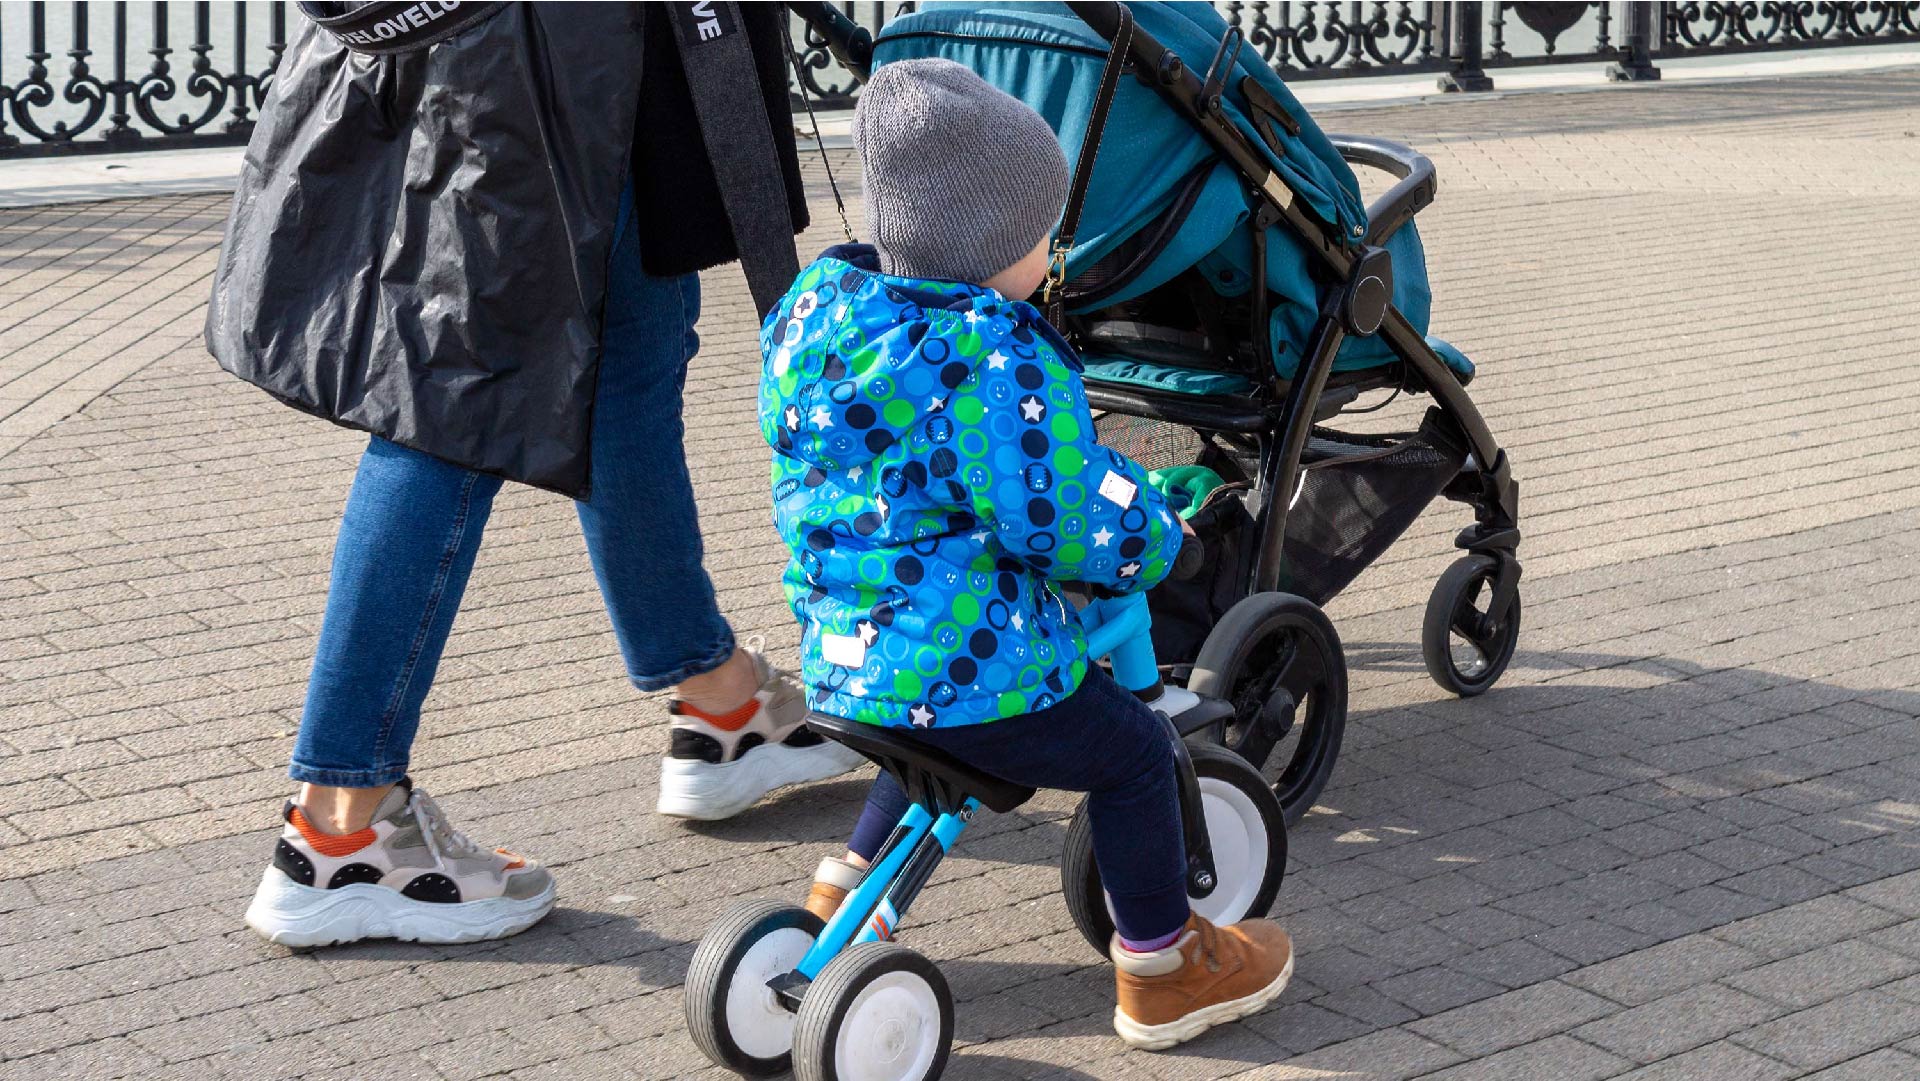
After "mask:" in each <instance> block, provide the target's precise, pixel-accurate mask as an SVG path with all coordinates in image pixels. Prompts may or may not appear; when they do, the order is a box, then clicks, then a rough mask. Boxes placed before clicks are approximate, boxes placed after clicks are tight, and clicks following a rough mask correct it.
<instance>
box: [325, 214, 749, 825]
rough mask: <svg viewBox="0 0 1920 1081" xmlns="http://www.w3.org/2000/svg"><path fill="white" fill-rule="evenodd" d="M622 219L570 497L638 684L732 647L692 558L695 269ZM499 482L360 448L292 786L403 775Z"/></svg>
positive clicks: (353, 783) (701, 663)
mask: <svg viewBox="0 0 1920 1081" xmlns="http://www.w3.org/2000/svg"><path fill="white" fill-rule="evenodd" d="M620 220H621V229H620V232H619V239H618V240H617V241H616V243H615V245H614V250H613V256H612V262H611V266H610V267H609V271H610V274H609V278H608V283H607V310H606V321H605V329H604V332H603V335H602V353H601V359H600V373H599V384H598V392H597V394H596V395H595V398H594V417H593V446H592V474H591V483H592V491H591V497H590V498H589V499H588V500H586V501H585V502H582V503H579V504H578V508H579V512H580V529H581V532H582V533H584V534H585V535H586V542H587V553H588V555H589V556H590V557H591V559H592V561H593V571H594V576H595V578H596V579H598V581H599V583H600V595H601V598H602V599H603V600H604V601H605V603H606V606H607V614H608V615H609V616H611V617H612V619H613V629H614V635H615V637H616V638H618V640H619V643H620V652H621V654H622V655H623V656H624V657H625V659H626V666H627V675H628V677H629V678H630V679H632V681H633V684H634V686H636V687H638V688H640V689H641V690H643V691H652V690H658V689H661V688H664V687H670V686H673V685H674V684H677V683H679V682H681V681H682V680H685V679H687V678H688V677H690V676H694V675H698V674H700V673H702V672H708V671H711V670H713V669H715V668H717V667H719V666H720V665H721V664H722V663H723V662H725V661H726V659H727V658H728V657H729V656H731V655H732V653H733V649H734V640H733V631H732V630H731V629H730V628H729V627H728V626H727V622H726V620H725V619H724V618H722V617H721V615H720V609H719V607H718V605H717V604H716V603H715V601H714V595H713V585H712V583H711V582H710V581H709V580H708V578H707V574H706V571H705V569H704V568H703V567H702V566H701V562H700V560H701V544H700V525H699V520H698V518H697V516H696V513H695V510H694V502H693V484H692V481H691V479H690V478H689V477H688V474H687V463H686V455H685V450H684V448H683V446H682V435H683V433H684V429H683V427H682V424H681V420H680V408H681V391H682V388H683V386H684V385H685V382H686V375H687V363H688V361H689V360H691V359H692V357H693V354H694V351H695V350H696V349H697V348H698V345H699V339H698V338H697V337H696V336H695V334H694V330H693V324H694V320H695V319H697V318H698V317H699V314H700V280H699V277H698V276H697V275H694V274H687V275H684V276H681V277H677V278H653V277H649V276H647V275H646V274H645V273H644V272H643V271H642V270H641V268H640V252H639V249H638V238H637V236H636V233H635V230H634V225H633V221H632V215H631V213H630V212H629V208H628V206H627V201H626V200H625V199H624V198H623V199H622V206H621V215H620ZM500 485H501V481H500V480H499V478H497V477H490V476H485V475H482V474H479V473H475V472H472V471H470V470H466V469H462V468H460V467H458V466H454V465H449V464H447V463H445V462H442V461H440V460H439V459H436V458H431V457H428V456H427V455H425V454H421V453H420V452H418V451H413V450H408V449H407V448H405V447H402V446H399V445H397V444H395V443H391V442H388V441H387V440H384V439H380V438H378V437H376V438H375V439H374V440H373V441H372V442H371V443H370V444H369V445H368V447H367V450H366V453H365V454H364V455H362V456H361V459H360V470H359V472H358V473H357V474H356V475H355V476H354V480H353V490H352V493H351V494H350V495H348V497H347V509H346V514H345V516H344V517H343V518H342V520H341V523H340V538H339V541H338V543H337V544H336V545H335V547H334V553H333V576H332V580H331V583H330V585H329V587H328V592H327V612H326V617H325V619H324V621H323V622H322V624H321V629H320V644H319V647H318V649H317V651H316V653H315V656H314V662H313V675H312V678H311V679H310V680H309V682H308V684H307V702H306V709H305V712H304V713H303V714H302V716H301V720H300V737H299V740H298V741H297V742H296V743H295V745H294V750H293V761H292V764H291V766H290V767H289V769H288V773H289V774H290V775H291V776H292V777H293V779H294V780H296V781H305V782H310V783H313V784H324V785H340V786H345V787H356V788H361V787H374V786H378V785H384V784H391V783H392V782H394V781H397V780H399V779H400V778H401V777H402V776H404V775H405V774H406V772H407V762H408V758H409V756H410V753H411V750H412V747H413V737H414V732H415V730H416V729H417V728H418V727H419V723H420V705H421V703H422V702H423V701H424V700H425V699H426V697H427V690H428V688H429V687H431V686H432V684H433V674H434V669H435V668H436V667H437V666H438V665H439V663H440V652H441V650H442V648H443V647H444V646H445V645H446V642H447V635H448V633H449V632H450V631H451V630H452V629H453V617H454V613H455V612H456V611H458V610H459V608H460V597H461V594H462V593H463V592H464V591H465V589H466V585H467V578H468V576H469V575H470V574H471V573H472V571H473V562H474V556H475V555H476V553H478V551H479V549H480V534H481V531H482V529H484V528H485V526H486V523H487V513H488V511H489V510H491V509H492V506H493V497H494V493H496V492H498V491H499V490H500Z"/></svg>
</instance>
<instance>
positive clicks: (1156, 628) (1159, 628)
mask: <svg viewBox="0 0 1920 1081" xmlns="http://www.w3.org/2000/svg"><path fill="white" fill-rule="evenodd" d="M1437 417H1438V414H1436V413H1434V412H1431V411H1430V412H1429V413H1428V414H1427V418H1426V420H1425V421H1424V422H1423V423H1422V424H1421V426H1420V429H1419V430H1418V431H1416V432H1408V433H1401V434H1397V435H1379V436H1368V435H1352V434H1348V433H1343V432H1334V431H1329V430H1326V429H1319V428H1316V429H1314V432H1313V438H1312V439H1311V440H1310V441H1309V445H1308V446H1307V449H1306V451H1305V452H1304V453H1303V454H1302V455H1301V470H1300V480H1299V486H1298V488H1297V489H1296V492H1295V495H1294V499H1293V502H1292V504H1291V507H1290V509H1289V510H1288V512H1287V537H1286V541H1285V544H1284V547H1283V548H1282V551H1281V560H1282V566H1281V586H1280V588H1281V589H1283V590H1285V591H1287V592H1289V593H1297V594H1299V595H1300V596H1303V597H1306V598H1307V599H1308V600H1311V601H1313V602H1314V603H1315V604H1325V603H1326V602H1327V601H1330V600H1332V599H1333V597H1334V595H1335V594H1337V593H1339V592H1340V591H1341V590H1342V589H1344V588H1346V586H1347V584H1348V583H1350V582H1352V581H1353V579H1354V578H1355V576H1357V575H1358V574H1359V573H1360V572H1361V571H1363V570H1365V569H1366V567H1367V565H1368V564H1370V563H1372V562H1373V561H1374V560H1375V559H1378V558H1379V557H1380V554H1381V553H1382V552H1385V551H1386V550H1387V548H1388V547H1390V546H1391V545H1392V544H1393V542H1394V541H1395V540H1397V539H1399V537H1400V534H1402V533H1404V532H1406V529H1407V527H1408V526H1409V525H1412V524H1413V521H1414V519H1415V518H1418V517H1419V516H1420V512H1421V511H1422V510H1425V509H1426V506H1427V504H1428V503H1431V502H1432V501H1433V498H1434V497H1435V496H1437V495H1439V494H1440V492H1441V490H1442V489H1444V488H1445V487H1446V486H1447V483H1448V482H1449V481H1450V480H1452V479H1453V478H1454V476H1455V475H1457V474H1458V473H1459V471H1460V465H1461V463H1462V462H1464V461H1465V460H1466V451H1465V450H1464V449H1463V448H1461V447H1460V446H1459V445H1458V444H1457V443H1456V442H1455V441H1454V440H1453V439H1451V438H1449V437H1448V436H1447V434H1446V431H1447V428H1446V425H1445V424H1444V422H1443V421H1440V420H1438V419H1436V418H1437ZM1094 431H1095V433H1096V434H1097V435H1098V437H1099V440H1100V443H1101V445H1102V446H1106V447H1111V448H1113V449H1114V450H1117V451H1119V452H1120V453H1122V454H1124V455H1126V456H1127V457H1129V458H1132V459H1133V460H1134V461H1136V462H1139V463H1140V464H1141V465H1143V466H1145V467H1146V468H1148V469H1162V468H1165V467H1167V466H1175V465H1192V464H1195V463H1200V464H1204V465H1208V466H1211V467H1212V468H1213V469H1215V470H1217V471H1218V472H1219V473H1220V475H1221V476H1222V477H1223V478H1224V479H1225V480H1226V481H1227V482H1228V483H1227V484H1226V485H1225V486H1223V487H1221V488H1218V489H1216V490H1215V491H1214V492H1213V493H1212V494H1210V495H1209V496H1208V497H1207V500H1206V502H1205V503H1204V504H1203V505H1202V507H1201V510H1200V512H1199V513H1197V514H1195V515H1194V516H1193V518H1192V519H1190V520H1189V523H1188V524H1189V525H1191V526H1192V527H1193V530H1194V532H1195V533H1196V534H1197V535H1198V536H1199V537H1200V539H1201V541H1203V542H1204V543H1205V544H1206V551H1207V559H1206V563H1205V565H1204V566H1203V567H1202V568H1201V570H1200V572H1199V573H1198V574H1197V575H1195V576H1194V577H1193V578H1192V579H1188V580H1184V581H1180V580H1173V579H1169V580H1167V581H1165V582H1162V583H1161V584H1160V585H1158V586H1155V587H1154V589H1153V591H1152V592H1151V593H1150V594H1148V604H1149V605H1150V606H1151V608H1152V610H1153V645H1154V651H1155V653H1157V654H1158V656H1159V659H1160V662H1161V663H1162V664H1168V665H1175V666H1179V665H1186V664H1191V663H1192V662H1193V660H1194V658H1195V657H1197V656H1198V655H1199V652H1200V646H1201V643H1203V642H1204V641H1205V640H1206V636H1207V632H1208V631H1210V630H1212V629H1213V625H1214V623H1215V622H1217V621H1218V620H1219V619H1220V617H1221V616H1222V615H1224V614H1225V613H1226V611H1227V609H1228V608H1231V607H1233V605H1234V604H1235V603H1236V602H1238V601H1239V600H1240V599H1241V598H1242V597H1244V596H1246V593H1247V589H1248V586H1249V582H1250V580H1251V577H1252V574H1253V564H1254V561H1255V559H1256V558H1257V554H1258V547H1259V530H1258V529H1256V528H1255V526H1254V522H1253V516H1252V514H1251V513H1250V511H1249V509H1248V503H1247V500H1248V498H1249V495H1250V491H1249V490H1250V487H1251V485H1250V484H1249V483H1248V482H1249V481H1250V480H1251V478H1252V474H1253V473H1254V472H1255V470H1256V468H1257V464H1256V461H1255V456H1254V455H1253V454H1252V453H1250V452H1249V451H1248V450H1246V449H1244V448H1239V447H1235V446H1229V445H1224V444H1221V443H1219V442H1216V441H1214V440H1210V439H1208V438H1207V437H1205V436H1202V435H1201V434H1200V433H1198V432H1195V431H1194V430H1193V429H1191V428H1186V427H1182V426H1180V425H1177V424H1168V423H1165V422H1164V421H1157V420H1150V419H1148V418H1145V417H1134V416H1127V415H1124V414H1120V413H1107V414H1103V415H1100V416H1097V417H1096V418H1095V420H1094Z"/></svg>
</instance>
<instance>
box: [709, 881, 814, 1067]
mask: <svg viewBox="0 0 1920 1081" xmlns="http://www.w3.org/2000/svg"><path fill="white" fill-rule="evenodd" d="M823 927H824V925H823V924H822V923H821V921H820V917H818V916H816V915H814V914H813V913H811V912H808V911H807V910H806V909H804V908H795V907H793V906H792V905H784V904H781V903H779V902H778V901H746V902H742V903H741V904H739V905H736V906H735V907H734V908H733V909H732V910H730V911H729V912H728V913H727V914H726V915H725V916H722V917H721V918H720V921H719V922H718V923H716V924H714V925H713V927H712V929H711V930H709V931H708V932H707V933H706V935H705V936H703V937H702V938H701V939H700V946H699V948H698V949H696V950H694V951H693V960H692V962H691V963H689V964H688V966H687V986H686V997H685V1001H686V1014H687V1032H688V1034H689V1035H691V1036H692V1037H693V1043H694V1046H696V1047H698V1048H699V1049H700V1051H701V1053H702V1054H704V1055H706V1056H707V1057H708V1058H709V1059H712V1060H713V1061H714V1063H715V1064H716V1065H720V1066H725V1067H727V1068H728V1069H730V1070H734V1071H736V1072H738V1073H743V1074H746V1075H747V1076H749V1077H771V1076H773V1075H775V1074H781V1073H785V1072H786V1071H787V1070H788V1069H789V1068H790V1066H791V1062H792V1057H793V1056H792V1055H791V1054H782V1055H777V1056H767V1057H755V1056H753V1055H750V1054H748V1053H747V1052H745V1051H742V1050H741V1049H740V1045H739V1044H738V1043H737V1042H735V1038H734V1033H733V1032H731V1031H730V1030H729V1027H728V1023H727V1016H726V1003H727V993H728V991H729V990H730V989H731V987H732V985H733V978H734V974H735V972H736V971H737V970H738V969H739V967H740V962H741V961H742V960H743V959H744V958H745V957H746V955H747V951H748V950H750V949H752V948H753V945H754V944H755V943H757V942H759V941H760V940H761V939H762V938H764V937H766V936H767V935H769V934H772V933H773V932H775V931H779V930H784V929H787V928H797V929H799V930H801V931H805V932H806V933H807V935H808V937H810V938H818V937H820V932H821V930H822V929H823ZM769 994H771V992H769Z"/></svg>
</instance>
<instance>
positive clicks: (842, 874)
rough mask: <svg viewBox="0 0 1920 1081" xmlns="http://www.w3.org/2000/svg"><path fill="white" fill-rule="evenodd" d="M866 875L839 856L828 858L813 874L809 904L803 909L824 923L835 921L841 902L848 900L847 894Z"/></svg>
mask: <svg viewBox="0 0 1920 1081" xmlns="http://www.w3.org/2000/svg"><path fill="white" fill-rule="evenodd" d="M866 873H867V872H865V871H863V870H861V869H860V868H858V867H855V866H854V865H853V864H851V863H848V862H847V861H846V860H843V859H841V858H840V857H838V856H828V857H827V858H825V859H823V860H821V861H820V867H819V869H818V870H816V871H814V872H813V888H812V889H810V890H808V891H807V903H806V904H804V905H802V906H801V907H802V908H805V909H806V910H807V911H808V912H811V913H813V914H814V915H816V916H818V917H820V920H821V922H823V923H824V922H826V921H829V920H831V919H833V914H834V913H836V912H838V911H840V902H842V901H844V900H846V899H847V894H849V893H852V892H853V888H854V887H855V886H858V885H859V884H860V878H861V876H863V875H865V874H866Z"/></svg>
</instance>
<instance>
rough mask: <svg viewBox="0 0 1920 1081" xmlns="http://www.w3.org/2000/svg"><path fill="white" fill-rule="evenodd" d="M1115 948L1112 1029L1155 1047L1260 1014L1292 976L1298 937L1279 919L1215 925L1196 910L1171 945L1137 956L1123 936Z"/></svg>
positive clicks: (1116, 938)
mask: <svg viewBox="0 0 1920 1081" xmlns="http://www.w3.org/2000/svg"><path fill="white" fill-rule="evenodd" d="M1108 953H1109V954H1110V955H1111V956H1112V957H1113V964H1114V976H1115V980H1116V982H1117V983H1118V989H1119V1000H1120V1001H1119V1005H1117V1006H1116V1007H1114V1011H1113V1030H1114V1031H1115V1032H1117V1033H1119V1034H1120V1039H1121V1040H1123V1041H1125V1042H1126V1043H1127V1045H1128V1046H1130V1047H1140V1048H1145V1049H1146V1050H1148V1051H1162V1050H1165V1049H1167V1048H1169V1047H1172V1046H1173V1045H1175V1044H1178V1043H1185V1042H1186V1041H1188V1040H1191V1039H1193V1038H1194V1037H1195V1036H1198V1035H1200V1034H1201V1033H1202V1032H1205V1031H1206V1030H1208V1029H1210V1028H1212V1027H1213V1026H1215V1025H1224V1024H1226V1023H1227V1022H1228V1021H1235V1020H1238V1019H1240V1018H1242V1017H1246V1016H1247V1015H1249V1014H1255V1013H1259V1012H1260V1011H1261V1010H1263V1009H1265V1008H1266V1007H1267V1005H1268V1004H1269V1003H1271V1002H1272V1001H1273V1000H1274V999H1276V998H1279V997H1280V992H1282V991H1284V990H1286V988H1287V980H1288V979H1290V978H1291V977H1292V976H1293V941H1292V940H1291V939H1289V938H1288V937H1287V933H1286V932H1285V931H1282V930H1281V929H1280V925H1279V924H1277V923H1274V922H1273V921H1272V920H1242V921H1240V922H1239V923H1236V924H1234V925H1233V926H1231V927H1215V926H1214V925H1213V924H1211V923H1208V922H1207V921H1206V920H1205V919H1204V918H1203V917H1201V916H1200V915H1199V914H1198V913H1195V914H1194V915H1192V916H1189V917H1187V926H1186V929H1185V930H1183V931H1182V932H1180V937H1179V938H1177V939H1175V940H1174V942H1173V945H1171V946H1168V947H1166V948H1165V949H1161V950H1155V951H1154V952H1152V953H1134V952H1133V951H1131V950H1128V949H1126V948H1124V947H1122V946H1121V945H1120V938H1119V936H1118V935H1116V936H1114V939H1113V945H1112V946H1111V947H1110V949H1109V950H1108Z"/></svg>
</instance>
